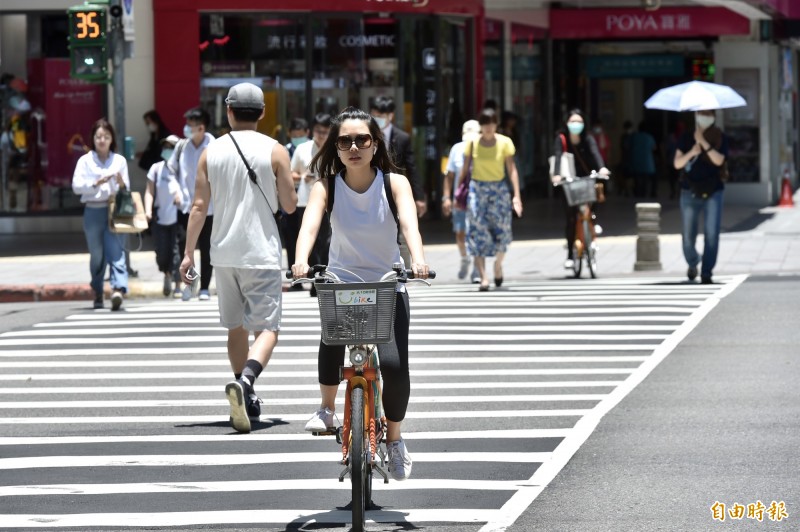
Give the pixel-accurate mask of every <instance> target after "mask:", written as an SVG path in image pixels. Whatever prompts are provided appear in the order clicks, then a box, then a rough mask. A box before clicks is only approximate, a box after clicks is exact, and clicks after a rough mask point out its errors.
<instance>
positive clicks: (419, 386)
mask: <svg viewBox="0 0 800 532" xmlns="http://www.w3.org/2000/svg"><path fill="white" fill-rule="evenodd" d="M271 363H272V362H270V364H271ZM622 382H623V381H539V382H516V381H515V382H508V381H503V383H502V385H503V388H514V389H519V388H598V387H601V388H613V387H614V386H618V385H619V384H621V383H622ZM497 385H498V383H497V382H492V381H480V382H415V383H413V384H412V387H413V389H414V390H415V391H416V390H461V389H466V390H479V389H492V390H494V389H497ZM220 391H221V388H220V386H219V385H218V384H217V385H213V386H58V387H47V388H0V395H50V394H52V395H63V394H93V393H97V394H103V395H114V394H123V393H125V394H129V393H148V394H152V393H164V394H179V395H180V394H187V393H209V392H210V393H219V392H220ZM269 391H270V392H278V391H281V392H285V391H296V392H300V391H302V392H309V391H313V392H317V391H319V384H270V385H269Z"/></svg>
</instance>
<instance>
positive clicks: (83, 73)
mask: <svg viewBox="0 0 800 532" xmlns="http://www.w3.org/2000/svg"><path fill="white" fill-rule="evenodd" d="M67 16H68V18H69V61H70V76H71V77H73V78H75V79H83V80H86V81H108V33H107V32H106V6H101V5H97V4H88V3H87V4H84V5H82V6H74V7H71V8H69V9H68V10H67Z"/></svg>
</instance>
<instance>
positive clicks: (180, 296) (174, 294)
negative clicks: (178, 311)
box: [172, 288, 183, 299]
mask: <svg viewBox="0 0 800 532" xmlns="http://www.w3.org/2000/svg"><path fill="white" fill-rule="evenodd" d="M172 299H183V290H181V289H180V288H176V289H175V291H174V292H172Z"/></svg>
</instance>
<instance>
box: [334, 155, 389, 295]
mask: <svg viewBox="0 0 800 532" xmlns="http://www.w3.org/2000/svg"><path fill="white" fill-rule="evenodd" d="M335 179H336V184H335V185H334V188H335V190H334V194H335V196H334V200H333V209H332V211H333V212H332V213H331V214H330V220H331V247H330V254H329V258H328V266H330V267H331V268H332V271H333V273H335V274H336V275H338V276H339V278H341V280H342V281H345V282H357V281H361V280H364V281H367V282H373V281H379V280H380V278H381V277H383V274H385V273H386V272H388V271H391V269H392V264H394V263H396V262H399V263H401V264H402V262H403V261H402V259H401V258H400V247H399V246H398V245H397V222H395V219H394V215H392V210H391V208H389V200H388V199H387V198H386V191H385V190H384V186H383V172H381V171H380V170H378V171H377V176H376V177H375V180H374V181H373V182H372V185H370V187H369V188H368V189H367V191H366V192H364V193H363V194H360V193H358V192H356V191H354V190H353V189H351V188H350V187H349V186H348V185H347V183H346V182H345V180H344V179H343V178H342V174H341V173H340V174H338V175H337V176H336V177H335ZM333 268H344V269H346V270H350V271H351V272H353V273H354V274H356V275H358V277H354V276H353V275H352V274H350V273H347V272H345V271H342V270H339V269H333ZM359 277H360V279H359Z"/></svg>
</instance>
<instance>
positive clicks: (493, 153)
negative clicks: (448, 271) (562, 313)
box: [462, 109, 522, 292]
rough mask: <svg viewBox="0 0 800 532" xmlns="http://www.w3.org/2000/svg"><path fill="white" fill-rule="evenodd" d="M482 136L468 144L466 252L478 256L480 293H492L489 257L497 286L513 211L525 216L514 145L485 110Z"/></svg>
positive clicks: (465, 164) (482, 114) (476, 262)
mask: <svg viewBox="0 0 800 532" xmlns="http://www.w3.org/2000/svg"><path fill="white" fill-rule="evenodd" d="M478 124H480V127H481V135H480V137H478V138H476V139H473V140H472V141H471V142H468V143H467V146H466V147H465V149H464V154H465V157H466V159H465V161H464V167H463V169H462V179H464V178H465V177H466V172H467V171H468V170H469V168H470V163H472V179H471V180H470V183H469V197H468V199H467V250H468V252H469V254H470V255H472V256H473V257H475V268H476V269H477V270H478V274H479V275H480V277H481V284H480V288H479V290H480V291H481V292H486V291H488V290H489V276H488V274H487V273H486V257H495V260H494V284H495V286H500V285H502V284H503V258H505V254H506V250H508V246H509V244H511V241H512V234H511V212H512V209H513V212H515V213H516V215H517V216H522V200H521V199H520V195H519V175H518V174H517V165H516V164H515V163H514V153H516V149H515V148H514V143H513V142H512V141H511V139H510V138H508V137H506V136H505V135H501V134H499V133H497V113H495V112H494V111H493V110H492V109H484V110H483V111H482V112H481V115H480V117H479V118H478ZM506 172H507V173H508V176H509V179H510V181H511V186H512V189H513V197H511V195H510V194H509V191H508V186H507V185H506V183H505V181H504V178H505V175H506Z"/></svg>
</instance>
